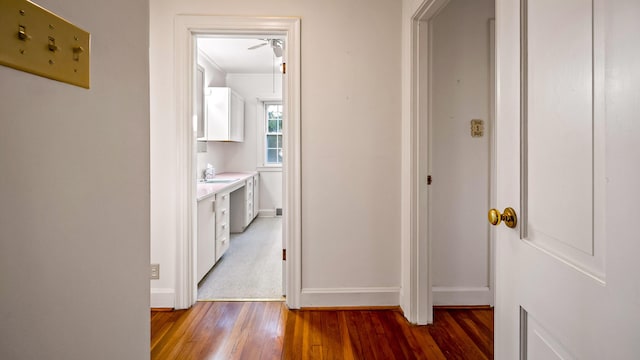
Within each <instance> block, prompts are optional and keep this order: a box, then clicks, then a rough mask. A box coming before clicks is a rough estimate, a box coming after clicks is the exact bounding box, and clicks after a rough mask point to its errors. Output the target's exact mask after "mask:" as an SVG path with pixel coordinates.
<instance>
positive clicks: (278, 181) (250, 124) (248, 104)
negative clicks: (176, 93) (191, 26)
mask: <svg viewBox="0 0 640 360" xmlns="http://www.w3.org/2000/svg"><path fill="white" fill-rule="evenodd" d="M227 85H228V86H229V87H230V88H232V89H233V90H235V91H236V92H238V94H240V96H242V97H243V98H244V101H245V103H244V142H242V143H226V144H224V145H225V150H226V153H225V154H226V165H225V166H226V167H227V168H228V169H231V171H233V170H237V171H249V170H251V171H254V170H256V169H258V170H259V171H260V177H261V179H262V181H261V182H260V204H259V206H260V210H262V212H263V213H269V214H273V213H274V211H275V209H276V208H282V171H273V170H275V169H273V170H272V171H262V170H261V169H259V167H260V166H262V165H263V162H262V159H261V158H258V154H259V152H258V147H262V146H264V143H262V142H260V141H258V137H259V136H260V134H263V131H262V129H264V111H260V110H259V109H258V107H259V106H263V105H261V104H263V103H262V101H259V100H258V99H269V100H282V75H278V74H276V76H275V79H274V76H273V75H272V74H228V75H227ZM274 85H275V87H274ZM274 90H275V91H274ZM285 121H286V119H285ZM261 140H262V139H261Z"/></svg>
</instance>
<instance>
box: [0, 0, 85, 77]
mask: <svg viewBox="0 0 640 360" xmlns="http://www.w3.org/2000/svg"><path fill="white" fill-rule="evenodd" d="M89 55H90V34H89V33H88V32H86V31H84V30H82V29H80V28H79V27H77V26H75V25H73V24H71V23H70V22H68V21H66V20H65V19H63V18H61V17H59V16H57V15H56V14H54V13H52V12H50V11H48V10H46V9H44V8H42V7H40V6H38V5H36V4H34V3H32V2H30V1H26V0H2V1H0V64H2V65H6V66H9V67H12V68H14V69H17V70H21V71H26V72H29V73H32V74H35V75H39V76H43V77H46V78H49V79H53V80H58V81H62V82H66V83H69V84H72V85H77V86H81V87H84V88H87V89H88V88H89V86H90V56H89Z"/></svg>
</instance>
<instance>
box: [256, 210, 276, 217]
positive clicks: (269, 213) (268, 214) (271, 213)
mask: <svg viewBox="0 0 640 360" xmlns="http://www.w3.org/2000/svg"><path fill="white" fill-rule="evenodd" d="M258 217H276V209H260V210H259V211H258Z"/></svg>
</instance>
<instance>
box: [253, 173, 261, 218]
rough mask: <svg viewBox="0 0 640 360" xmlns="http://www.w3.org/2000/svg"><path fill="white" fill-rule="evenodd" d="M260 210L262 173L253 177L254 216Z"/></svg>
mask: <svg viewBox="0 0 640 360" xmlns="http://www.w3.org/2000/svg"><path fill="white" fill-rule="evenodd" d="M258 212H260V174H257V175H255V176H254V177H253V217H254V218H256V217H257V216H258Z"/></svg>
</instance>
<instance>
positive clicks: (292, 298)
mask: <svg viewBox="0 0 640 360" xmlns="http://www.w3.org/2000/svg"><path fill="white" fill-rule="evenodd" d="M174 34H175V54H174V55H175V61H174V70H175V74H176V78H175V79H174V81H175V82H174V83H175V87H176V89H177V92H176V99H175V100H176V103H175V104H176V118H177V120H178V127H177V128H176V140H177V148H176V153H177V157H178V164H177V165H178V166H177V167H178V171H177V178H176V184H177V188H176V197H177V218H176V225H177V233H176V242H177V246H176V284H175V287H176V299H175V308H176V309H186V308H189V307H191V305H193V304H194V303H195V302H196V300H197V284H196V273H195V234H196V216H195V214H196V211H197V203H196V200H195V199H196V196H195V194H196V185H195V184H196V173H195V162H196V161H195V153H196V151H195V146H196V141H195V134H194V130H193V121H192V118H191V112H192V109H191V99H192V98H193V76H192V74H194V71H195V59H196V44H195V37H196V36H197V35H206V34H214V35H225V34H227V35H243V34H245V35H252V34H253V35H255V34H261V35H280V36H285V37H286V43H287V47H286V49H285V51H286V53H285V57H286V59H287V75H286V76H285V81H284V83H283V100H284V101H283V103H284V104H285V113H286V116H287V124H286V126H284V128H283V134H284V139H285V140H284V141H285V149H283V151H284V156H285V157H286V159H287V160H286V161H285V163H284V164H283V169H282V172H283V188H284V189H283V197H284V199H283V208H284V209H283V241H284V243H285V244H286V247H287V249H288V250H287V253H288V254H287V255H288V257H287V261H286V264H285V266H286V287H287V288H286V292H287V294H286V295H287V298H286V304H287V306H288V307H289V308H292V309H297V308H299V298H300V291H301V269H302V266H301V252H300V249H301V186H300V184H301V181H300V179H301V174H300V169H301V156H300V154H301V151H300V146H301V145H300V19H299V18H292V17H287V18H285V17H282V18H278V17H269V18H266V17H265V18H263V17H232V16H210V15H178V16H177V17H176V20H175V28H174Z"/></svg>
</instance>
